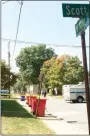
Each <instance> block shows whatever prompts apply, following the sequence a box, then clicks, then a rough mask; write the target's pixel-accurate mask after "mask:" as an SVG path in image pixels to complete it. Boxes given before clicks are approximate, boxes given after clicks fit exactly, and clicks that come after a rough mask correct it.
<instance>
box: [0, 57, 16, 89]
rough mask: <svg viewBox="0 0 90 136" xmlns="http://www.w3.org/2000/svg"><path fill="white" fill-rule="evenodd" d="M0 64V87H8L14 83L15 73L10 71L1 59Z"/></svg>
mask: <svg viewBox="0 0 90 136" xmlns="http://www.w3.org/2000/svg"><path fill="white" fill-rule="evenodd" d="M0 65H1V89H9V88H10V86H13V85H14V84H15V82H16V79H17V75H16V74H15V73H13V72H11V71H10V69H9V67H8V65H6V63H5V61H3V60H2V61H0ZM9 75H10V79H9Z"/></svg>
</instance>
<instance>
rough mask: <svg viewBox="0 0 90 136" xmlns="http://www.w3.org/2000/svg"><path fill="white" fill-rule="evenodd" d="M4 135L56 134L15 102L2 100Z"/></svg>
mask: <svg viewBox="0 0 90 136" xmlns="http://www.w3.org/2000/svg"><path fill="white" fill-rule="evenodd" d="M2 106H3V108H2V134H8V135H12V134H16V135H18V134H24V135H25V134H55V133H54V132H53V131H52V130H50V129H49V128H48V127H47V126H46V125H45V124H44V123H43V122H42V121H41V120H40V119H36V118H34V117H33V116H32V114H30V113H28V112H27V111H26V110H25V109H24V108H22V106H21V105H20V104H18V103H17V102H16V101H15V100H2Z"/></svg>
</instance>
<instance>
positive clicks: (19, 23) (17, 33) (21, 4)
mask: <svg viewBox="0 0 90 136" xmlns="http://www.w3.org/2000/svg"><path fill="white" fill-rule="evenodd" d="M22 6H23V1H21V6H20V12H19V18H18V25H17V31H16V38H15V44H14V49H13V54H12V59H13V56H14V52H15V48H16V43H17V36H18V30H19V24H20V17H21V11H22Z"/></svg>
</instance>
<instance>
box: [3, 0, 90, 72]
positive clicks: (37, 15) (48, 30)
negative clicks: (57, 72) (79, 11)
mask: <svg viewBox="0 0 90 136" xmlns="http://www.w3.org/2000/svg"><path fill="white" fill-rule="evenodd" d="M62 3H88V2H86V1H83V2H81V1H80V2H79V1H78V2H72V1H70V2H67V1H64V2H62V1H42V2H41V1H24V4H23V7H22V14H21V20H20V27H19V33H18V40H21V41H30V42H39V43H46V44H48V43H51V44H58V45H77V46H81V37H80V36H78V37H76V33H75V24H76V22H77V20H78V19H77V18H65V17H63V15H62ZM19 10H20V5H19V3H18V2H17V1H13V2H7V3H6V4H3V5H2V37H3V38H7V39H15V35H16V28H17V22H18V15H19ZM7 44H8V42H6V41H3V42H2V58H3V59H5V60H6V61H7V60H8V58H7ZM86 45H87V46H88V45H89V28H88V29H87V30H86ZM26 46H31V45H30V44H28V45H26V44H20V43H19V44H18V43H17V44H16V48H15V53H14V57H13V60H12V61H11V67H12V70H13V71H18V68H17V67H16V64H15V58H16V56H17V55H18V54H19V52H20V50H21V48H24V47H26ZM10 47H11V50H10V51H11V56H12V52H13V48H14V43H13V42H11V43H10ZM52 48H54V50H55V52H56V53H57V54H58V55H62V54H69V55H73V56H76V55H77V56H78V57H79V58H80V60H82V49H81V48H69V47H54V46H52ZM87 58H88V60H89V51H88V48H87Z"/></svg>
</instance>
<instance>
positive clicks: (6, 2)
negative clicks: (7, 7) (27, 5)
mask: <svg viewBox="0 0 90 136" xmlns="http://www.w3.org/2000/svg"><path fill="white" fill-rule="evenodd" d="M9 1H10V0H7V1H5V2H3V3H2V4H5V3H7V2H9Z"/></svg>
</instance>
